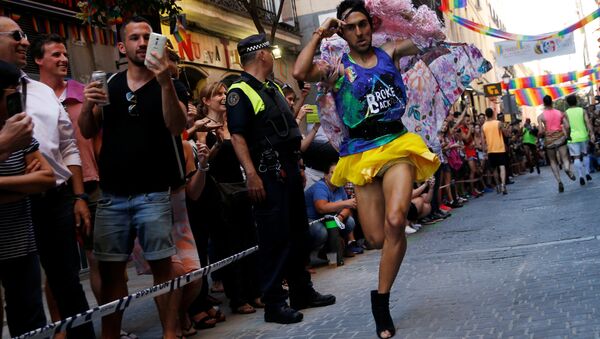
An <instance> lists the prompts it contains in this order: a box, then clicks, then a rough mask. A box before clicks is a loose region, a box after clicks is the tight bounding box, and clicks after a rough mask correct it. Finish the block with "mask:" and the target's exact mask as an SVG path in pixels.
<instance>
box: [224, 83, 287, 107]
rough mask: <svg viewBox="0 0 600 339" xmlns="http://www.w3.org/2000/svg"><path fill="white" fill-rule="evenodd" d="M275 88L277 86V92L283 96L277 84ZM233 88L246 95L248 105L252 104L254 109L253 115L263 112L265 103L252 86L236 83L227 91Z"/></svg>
mask: <svg viewBox="0 0 600 339" xmlns="http://www.w3.org/2000/svg"><path fill="white" fill-rule="evenodd" d="M275 86H277V89H278V90H279V92H280V93H281V95H283V90H282V89H281V87H279V85H277V84H275ZM235 88H239V89H241V90H242V92H244V94H246V96H247V97H248V99H250V103H252V108H253V109H254V114H258V113H260V112H262V111H264V110H265V102H264V101H263V99H262V98H261V97H260V95H259V94H258V92H257V91H256V90H254V88H252V86H250V85H248V83H246V82H244V81H240V82H236V83H235V84H233V85H231V86H230V87H229V90H232V89H235ZM283 96H284V97H285V95H283Z"/></svg>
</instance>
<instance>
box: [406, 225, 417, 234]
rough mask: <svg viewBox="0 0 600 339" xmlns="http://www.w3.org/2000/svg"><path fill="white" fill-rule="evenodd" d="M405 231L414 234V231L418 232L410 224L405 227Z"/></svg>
mask: <svg viewBox="0 0 600 339" xmlns="http://www.w3.org/2000/svg"><path fill="white" fill-rule="evenodd" d="M404 233H406V234H413V233H417V230H416V229H414V228H412V227H410V226H406V227H404Z"/></svg>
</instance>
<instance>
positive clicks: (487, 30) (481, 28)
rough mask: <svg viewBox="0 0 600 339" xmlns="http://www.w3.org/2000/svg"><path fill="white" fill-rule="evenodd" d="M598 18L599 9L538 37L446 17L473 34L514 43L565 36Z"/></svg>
mask: <svg viewBox="0 0 600 339" xmlns="http://www.w3.org/2000/svg"><path fill="white" fill-rule="evenodd" d="M599 17H600V8H598V9H597V10H595V11H593V12H592V13H590V14H589V15H588V16H586V17H585V18H583V19H581V20H579V21H577V22H576V23H574V24H572V25H571V26H569V27H567V28H565V29H562V30H560V31H558V32H555V33H545V34H538V35H523V34H514V33H509V32H505V31H501V30H499V29H496V28H492V27H490V26H485V25H482V24H478V23H476V22H474V21H471V20H469V19H465V18H463V17H460V16H457V15H454V14H450V15H449V16H448V18H449V19H450V20H452V21H454V22H456V23H457V24H459V25H461V26H463V27H465V28H468V29H470V30H472V31H474V32H477V33H480V34H483V35H487V36H491V37H495V38H500V39H504V40H514V41H538V40H545V39H549V38H556V37H561V36H565V35H567V34H569V33H571V32H573V31H576V30H578V29H580V28H582V27H583V26H585V25H587V24H589V23H590V22H592V21H594V20H596V19H597V18H599Z"/></svg>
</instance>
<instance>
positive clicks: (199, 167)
mask: <svg viewBox="0 0 600 339" xmlns="http://www.w3.org/2000/svg"><path fill="white" fill-rule="evenodd" d="M209 169H210V164H206V167H202V164H200V163H198V171H199V172H208V170H209Z"/></svg>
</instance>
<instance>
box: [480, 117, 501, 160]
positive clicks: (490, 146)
mask: <svg viewBox="0 0 600 339" xmlns="http://www.w3.org/2000/svg"><path fill="white" fill-rule="evenodd" d="M482 129H483V135H484V136H485V143H486V144H487V152H488V153H504V152H506V148H504V139H503V138H502V130H501V129H500V121H498V120H494V121H486V122H485V123H484V124H483V126H482Z"/></svg>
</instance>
